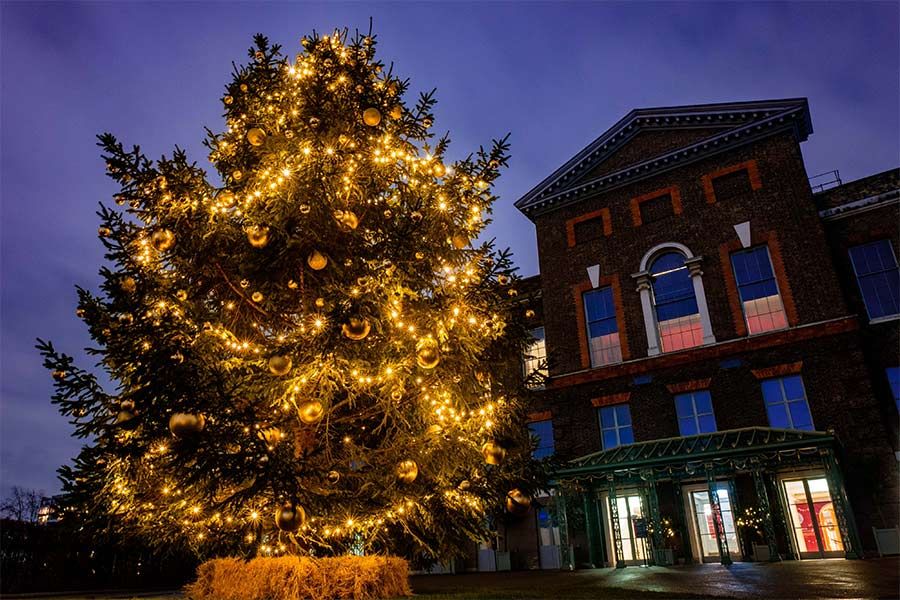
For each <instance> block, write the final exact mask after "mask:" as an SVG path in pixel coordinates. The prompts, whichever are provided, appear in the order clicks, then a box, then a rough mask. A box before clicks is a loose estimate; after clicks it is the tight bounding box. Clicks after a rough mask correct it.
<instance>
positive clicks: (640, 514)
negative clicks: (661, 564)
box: [606, 494, 649, 565]
mask: <svg viewBox="0 0 900 600" xmlns="http://www.w3.org/2000/svg"><path fill="white" fill-rule="evenodd" d="M616 508H617V509H618V512H619V532H620V534H621V536H622V555H623V556H624V558H625V562H626V563H627V564H643V563H644V562H645V561H647V560H648V555H649V552H648V546H647V541H648V540H647V537H646V536H647V526H646V521H645V520H644V507H643V502H642V501H641V497H640V496H639V495H637V494H629V495H625V496H617V497H616ZM606 515H607V531H609V535H608V536H607V537H608V541H609V548H610V551H609V558H610V563H612V564H613V565H615V562H616V546H615V540H613V528H612V510H611V506H610V502H609V497H607V498H606ZM639 536H642V537H639Z"/></svg>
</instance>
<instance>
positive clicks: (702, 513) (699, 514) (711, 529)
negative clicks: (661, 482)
mask: <svg viewBox="0 0 900 600" xmlns="http://www.w3.org/2000/svg"><path fill="white" fill-rule="evenodd" d="M730 488H731V486H730V485H729V484H728V483H727V482H721V483H717V484H716V492H717V493H718V495H719V507H720V508H721V514H720V515H718V516H717V515H716V511H715V509H714V507H713V504H712V501H711V500H710V498H709V488H708V487H707V486H706V485H705V484H703V485H696V486H685V488H684V494H685V503H686V504H687V505H688V507H687V508H688V509H689V514H690V515H691V529H692V533H693V536H692V537H693V547H694V551H695V553H696V554H695V556H699V557H700V559H701V561H702V562H719V561H720V560H721V558H720V556H719V544H718V542H717V541H716V529H715V519H717V517H718V520H719V522H720V523H721V527H722V529H723V531H724V532H725V540H726V542H727V543H728V554H729V555H730V556H731V558H732V560H738V559H739V558H740V555H741V552H740V545H739V542H738V536H737V530H736V529H735V526H734V507H733V505H732V498H731V490H730Z"/></svg>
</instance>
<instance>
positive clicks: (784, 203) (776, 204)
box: [536, 134, 847, 374]
mask: <svg viewBox="0 0 900 600" xmlns="http://www.w3.org/2000/svg"><path fill="white" fill-rule="evenodd" d="M748 160H755V161H756V164H757V167H758V173H759V179H760V183H761V187H760V188H759V189H757V190H754V191H753V193H752V197H751V198H748V199H747V200H746V201H739V200H737V199H732V200H729V201H725V202H716V203H714V204H708V203H707V201H706V195H705V192H704V188H703V176H704V175H706V174H709V173H712V172H716V171H719V170H721V169H723V168H727V167H728V166H729V165H734V164H739V163H743V162H745V161H748ZM670 186H675V187H677V188H678V190H679V197H680V202H681V207H682V213H681V214H680V215H674V216H673V217H670V218H667V219H663V220H660V221H656V222H653V223H647V224H643V225H642V226H640V227H637V228H635V227H634V226H633V214H632V210H631V204H630V200H631V199H632V198H636V197H640V196H642V195H644V194H648V193H651V192H654V191H656V190H660V189H662V188H667V187H670ZM604 208H607V209H609V216H610V221H611V228H612V233H611V235H609V236H606V237H603V238H601V239H595V240H591V241H588V242H586V243H583V244H576V245H575V246H574V247H570V246H569V243H568V236H567V226H566V224H567V222H568V221H570V220H572V219H575V218H577V217H579V216H580V215H582V214H585V213H590V212H595V211H599V210H602V209H604ZM747 220H749V221H750V222H751V228H752V230H753V231H754V232H767V231H774V232H776V233H777V239H778V243H779V246H780V249H781V257H782V260H783V263H784V277H785V278H786V281H787V282H788V284H789V288H790V290H791V292H792V299H793V303H794V307H795V310H796V322H797V323H799V324H803V323H812V322H816V321H821V320H826V319H830V318H835V317H839V316H842V315H844V314H846V312H847V309H846V307H845V306H844V302H843V300H842V296H841V293H840V291H839V287H838V282H837V279H836V277H835V275H834V270H833V268H832V267H831V263H830V260H829V257H828V250H827V247H826V244H825V237H824V233H823V229H822V224H821V221H820V219H819V217H818V214H817V211H816V208H815V205H814V203H813V202H812V197H811V194H810V191H809V186H808V183H807V179H806V171H805V169H804V166H803V163H802V160H801V157H800V152H799V148H798V146H797V143H796V142H795V140H794V139H793V138H792V137H791V136H790V135H788V134H784V135H779V136H774V137H771V138H768V139H766V140H763V141H760V142H757V143H755V144H753V145H750V146H747V147H744V148H741V149H737V150H735V151H733V152H730V153H725V154H722V155H719V156H714V157H711V158H708V159H706V160H703V161H700V162H698V163H694V164H692V165H687V166H685V167H682V168H680V169H677V170H674V171H671V172H669V173H664V174H661V175H658V176H655V177H652V178H650V179H647V180H644V181H640V182H638V183H635V184H633V185H629V186H627V187H623V188H620V189H617V190H613V191H611V192H607V193H605V194H601V195H599V196H596V197H594V198H592V199H587V200H584V201H582V202H579V203H577V204H575V205H572V206H569V207H565V208H562V209H559V210H556V211H554V212H551V213H548V214H546V215H542V216H539V217H537V219H536V229H537V237H538V252H539V257H540V268H541V272H542V273H544V277H543V281H542V285H543V291H544V300H543V301H544V305H545V306H546V307H553V310H552V311H548V312H547V318H546V319H545V321H546V322H545V330H546V334H547V345H548V348H549V350H550V351H551V352H552V353H554V354H555V355H556V357H557V360H556V362H555V365H554V368H553V369H552V373H553V374H560V373H567V372H571V371H576V370H579V369H582V368H584V367H583V366H582V364H581V360H580V358H581V353H580V349H579V347H578V344H579V337H578V331H577V330H576V328H577V317H576V313H575V310H576V307H575V306H574V305H573V303H572V301H571V297H572V296H571V290H572V287H573V286H574V285H576V284H578V283H580V282H581V281H582V280H583V279H584V273H585V269H586V268H587V267H588V266H590V265H594V264H597V263H599V264H600V271H601V275H604V276H609V275H613V274H616V275H618V276H619V281H620V283H621V287H622V302H623V307H622V311H623V313H624V320H625V331H624V333H625V335H626V337H627V339H628V340H629V342H630V349H631V354H632V356H634V357H640V356H645V355H646V348H647V339H646V334H645V331H644V324H643V323H644V322H643V313H642V311H641V304H640V296H639V294H638V293H637V292H636V291H635V287H634V282H633V280H632V279H631V274H632V273H635V272H637V271H638V269H639V265H640V261H641V258H642V257H643V255H644V254H645V253H646V252H647V251H648V250H649V249H650V248H652V247H653V246H655V245H657V244H660V243H663V242H678V243H681V244H684V245H686V246H687V247H688V248H690V249H691V251H692V252H693V253H694V254H695V255H701V256H703V257H704V261H703V273H704V276H703V282H704V286H705V289H706V299H707V303H708V305H709V309H710V313H711V321H712V327H713V332H714V334H715V336H716V339H717V340H719V341H722V340H727V339H731V338H734V337H737V336H739V335H742V334H741V333H740V328H739V327H738V326H736V324H735V319H734V317H733V313H732V309H731V305H730V300H729V297H728V291H727V286H726V283H725V280H726V276H725V274H724V273H723V265H722V264H721V261H720V258H719V246H720V245H721V244H726V243H732V242H734V240H736V239H737V234H736V233H735V231H734V229H733V226H734V225H735V224H738V223H741V222H743V221H747ZM607 368H608V367H607Z"/></svg>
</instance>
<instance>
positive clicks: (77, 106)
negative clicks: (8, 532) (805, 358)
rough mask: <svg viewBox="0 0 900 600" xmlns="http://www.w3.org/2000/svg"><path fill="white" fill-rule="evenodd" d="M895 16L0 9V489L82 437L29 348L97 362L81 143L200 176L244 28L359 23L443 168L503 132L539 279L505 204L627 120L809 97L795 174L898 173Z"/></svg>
mask: <svg viewBox="0 0 900 600" xmlns="http://www.w3.org/2000/svg"><path fill="white" fill-rule="evenodd" d="M898 6H900V5H898V4H897V3H896V2H884V3H877V2H858V3H845V4H841V3H827V4H824V3H822V4H820V3H812V2H795V3H790V4H781V3H757V4H749V3H748V4H743V3H718V4H705V3H699V2H697V3H674V2H669V3H664V4H655V3H631V4H619V3H599V2H598V3H572V4H569V3H553V4H549V3H548V4H542V3H511V2H510V3H478V4H475V3H472V4H469V3H455V2H454V3H450V2H447V3H436V2H433V3H399V2H398V3H389V4H375V3H371V4H357V3H339V4H338V3H332V4H299V3H290V4H288V3H179V4H176V3H168V2H167V3H125V2H122V3H101V2H92V3H86V4H76V3H56V4H41V3H37V2H27V3H26V2H21V3H11V2H3V3H2V7H0V9H2V14H0V21H2V24H0V26H2V31H0V39H2V48H0V61H2V62H0V72H2V106H0V119H2V122H0V154H2V156H0V165H2V171H0V202H2V214H0V227H2V231H0V243H2V246H0V250H2V254H0V259H2V263H0V277H2V282H0V289H2V304H0V335H2V339H0V493H2V494H4V495H5V494H6V493H7V492H8V490H9V487H10V486H12V485H20V486H25V487H29V488H37V489H42V490H45V491H46V492H47V493H54V492H56V491H58V489H59V484H58V481H57V480H56V473H55V471H56V468H57V467H58V466H59V465H60V464H62V463H65V462H66V461H67V460H68V459H69V458H70V457H72V456H73V455H74V454H75V453H76V452H77V449H78V447H79V445H80V444H81V441H80V440H76V439H73V438H71V437H70V432H71V429H72V428H71V426H70V425H69V424H68V423H67V422H66V420H65V419H64V418H63V417H61V416H59V414H58V413H57V412H56V409H55V407H53V406H52V405H51V404H50V401H49V398H50V395H51V389H52V385H51V378H50V375H49V374H48V373H47V371H46V370H45V369H43V368H42V366H41V359H40V357H39V355H38V353H37V351H36V350H34V340H35V337H41V338H44V339H51V340H52V341H53V342H54V344H55V345H56V346H57V347H58V348H60V349H62V350H64V351H65V352H67V353H70V354H75V355H76V356H81V357H82V361H81V364H82V366H89V365H90V364H91V361H90V360H89V359H87V358H84V356H83V353H82V352H81V349H82V348H83V347H85V346H88V345H90V343H91V342H90V339H89V337H88V335H87V332H86V329H85V327H84V326H83V325H82V323H81V322H80V321H79V320H78V319H77V318H76V317H75V302H76V295H75V287H74V286H75V285H76V284H77V285H81V286H84V287H87V288H89V289H96V287H97V284H98V281H99V277H98V275H97V271H98V269H99V267H100V265H101V260H102V247H101V244H100V242H99V240H98V239H97V226H98V219H97V217H96V216H95V214H94V213H95V211H96V209H97V203H98V202H100V201H102V202H106V203H108V204H112V202H111V195H112V193H113V192H114V191H115V187H114V185H113V182H112V181H111V180H110V179H108V178H107V177H106V175H105V169H104V164H103V161H102V160H101V159H100V157H99V153H98V149H97V148H96V146H95V141H96V140H95V137H94V136H95V135H96V134H97V133H100V132H103V131H109V132H112V133H114V134H115V135H117V136H118V137H119V139H120V140H121V141H123V142H124V143H125V144H126V145H131V144H140V145H141V146H142V148H143V149H144V150H145V151H146V152H147V153H148V154H149V155H150V156H152V157H158V156H160V155H161V154H163V153H167V154H168V153H170V152H171V150H172V148H173V147H174V146H176V145H178V146H180V147H182V148H185V149H186V150H187V151H188V153H189V155H190V156H191V157H192V158H194V159H195V160H196V161H197V162H198V163H200V164H201V165H202V166H207V165H208V162H207V159H206V152H205V151H204V148H203V147H202V146H201V143H200V142H201V141H202V139H203V137H204V131H203V127H204V126H208V127H210V128H211V129H213V130H220V129H221V127H222V117H221V112H222V106H221V102H220V98H221V96H222V94H223V89H224V85H225V83H227V82H228V81H230V73H231V70H232V66H231V63H232V61H235V62H240V63H242V62H245V61H246V60H247V54H246V49H247V48H248V47H249V45H250V43H251V38H252V35H253V34H254V33H257V32H261V33H264V34H266V35H268V36H269V37H270V39H271V40H273V41H274V42H277V43H281V44H282V45H283V46H284V48H285V51H286V53H287V54H288V55H289V56H293V55H294V54H295V53H296V52H297V51H298V50H299V43H298V41H299V39H300V37H301V36H302V35H303V34H306V33H309V32H311V31H312V30H313V29H316V30H318V31H319V32H329V31H331V30H333V29H334V28H335V27H349V28H350V29H351V30H353V29H354V28H359V29H362V30H365V29H368V21H369V17H370V16H371V17H373V18H374V30H375V33H376V34H377V35H378V38H379V42H380V43H379V55H380V57H381V58H382V59H383V60H385V61H386V62H390V61H393V62H394V65H395V73H398V74H401V75H403V76H406V77H409V78H410V79H411V82H412V89H413V90H414V91H419V90H425V89H430V88H432V87H436V88H437V97H438V99H439V104H438V107H437V110H436V117H437V118H436V122H435V131H437V132H439V133H440V132H443V131H447V130H449V131H450V132H451V136H452V139H453V145H452V150H451V156H453V157H459V156H460V155H463V154H466V153H468V152H469V151H471V150H474V149H476V148H477V146H478V144H481V143H488V142H489V141H490V139H491V138H492V137H499V136H503V135H505V134H506V133H507V132H510V133H511V134H512V135H511V136H510V143H511V144H512V155H513V158H512V161H511V162H510V167H509V169H508V170H507V171H506V172H505V173H504V175H503V176H502V177H501V179H500V181H499V183H498V185H497V186H496V188H495V189H496V192H497V193H498V194H499V196H500V200H499V201H498V203H497V205H496V207H495V208H496V210H495V214H494V219H495V221H494V224H493V225H492V226H491V227H490V228H489V230H488V232H489V235H490V236H494V237H496V238H497V240H498V243H499V245H500V246H509V247H511V248H512V250H513V251H514V254H515V257H516V260H517V262H518V264H519V265H520V266H521V273H522V274H523V275H531V274H534V273H536V272H537V256H536V247H535V239H534V229H533V227H532V225H531V224H530V222H529V221H528V220H527V219H526V218H525V217H523V216H522V215H521V214H519V213H518V212H517V211H516V210H515V208H513V206H512V203H513V202H514V201H515V200H516V199H517V198H519V197H520V196H521V195H522V194H524V193H525V192H527V191H528V190H529V189H530V188H531V187H532V186H533V185H535V184H536V183H537V182H538V181H540V180H541V179H542V178H543V177H545V176H546V175H548V174H549V173H550V172H551V171H552V170H553V169H555V168H556V167H558V166H559V165H560V164H561V163H563V162H564V161H566V160H567V159H568V158H570V157H571V156H572V155H573V154H574V153H576V152H577V151H578V150H580V149H581V148H582V147H583V146H585V145H586V144H588V143H589V142H590V141H591V140H593V139H594V138H595V137H597V136H598V135H600V134H601V133H602V132H603V131H604V130H605V129H606V128H607V127H609V126H610V125H612V124H613V123H615V122H616V121H617V120H618V119H619V118H621V117H622V116H623V115H624V114H625V113H627V112H628V111H629V110H630V109H632V108H635V107H651V106H671V105H679V104H694V103H708V102H725V101H740V100H756V99H767V98H782V97H799V96H805V97H807V98H809V104H810V110H811V113H812V121H813V129H814V133H813V135H812V136H811V137H810V139H809V141H808V142H806V143H805V144H804V145H803V151H804V156H805V159H806V166H807V171H808V172H809V174H810V175H813V174H816V173H820V172H822V171H828V170H831V169H840V172H841V176H842V177H843V178H844V180H845V181H849V180H852V179H856V178H859V177H863V176H865V175H869V174H872V173H876V172H879V171H883V170H885V169H889V168H894V167H897V166H898V163H900V158H898V155H900V142H898V137H900V136H898V130H900V120H898V106H900V97H898V89H900V81H898V73H900V60H898V51H897V49H898V27H900V22H898V20H900V17H898Z"/></svg>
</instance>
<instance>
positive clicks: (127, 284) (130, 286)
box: [119, 277, 137, 294]
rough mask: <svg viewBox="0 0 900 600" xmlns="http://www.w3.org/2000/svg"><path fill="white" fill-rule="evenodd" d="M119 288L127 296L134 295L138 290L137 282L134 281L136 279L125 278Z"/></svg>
mask: <svg viewBox="0 0 900 600" xmlns="http://www.w3.org/2000/svg"><path fill="white" fill-rule="evenodd" d="M119 286H120V287H121V288H122V291H123V292H125V293H126V294H133V293H134V291H135V290H136V289H137V282H136V281H135V280H134V277H123V278H122V281H120V282H119Z"/></svg>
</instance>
